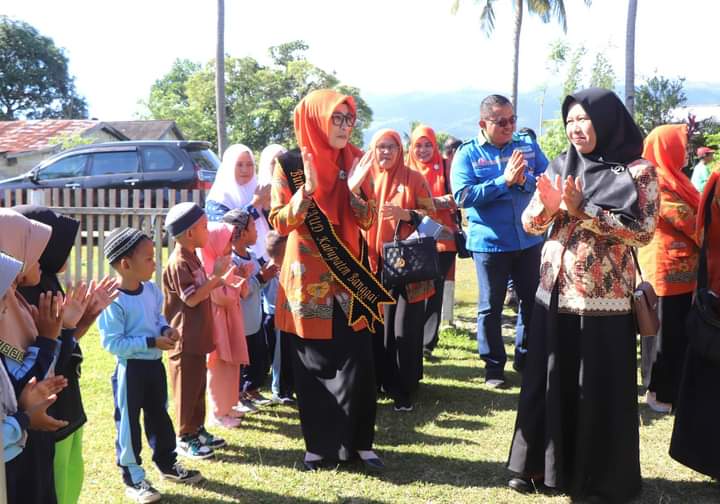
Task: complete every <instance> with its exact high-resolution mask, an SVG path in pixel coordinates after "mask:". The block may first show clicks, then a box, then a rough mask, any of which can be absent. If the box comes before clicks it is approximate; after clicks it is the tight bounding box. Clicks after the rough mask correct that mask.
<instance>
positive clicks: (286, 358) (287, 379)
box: [263, 313, 295, 397]
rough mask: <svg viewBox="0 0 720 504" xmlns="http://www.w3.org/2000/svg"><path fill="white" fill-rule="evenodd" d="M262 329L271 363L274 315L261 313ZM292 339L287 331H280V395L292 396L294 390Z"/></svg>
mask: <svg viewBox="0 0 720 504" xmlns="http://www.w3.org/2000/svg"><path fill="white" fill-rule="evenodd" d="M263 331H265V342H266V344H267V348H268V359H269V360H268V362H270V363H271V364H272V362H273V357H274V356H275V346H276V345H277V339H276V337H275V315H269V314H267V313H266V314H264V315H263ZM291 344H292V340H291V339H290V337H289V336H288V334H287V333H283V332H281V333H280V397H292V395H293V393H294V392H295V384H294V382H293V371H292V353H291V352H292V348H291V346H290V345H291Z"/></svg>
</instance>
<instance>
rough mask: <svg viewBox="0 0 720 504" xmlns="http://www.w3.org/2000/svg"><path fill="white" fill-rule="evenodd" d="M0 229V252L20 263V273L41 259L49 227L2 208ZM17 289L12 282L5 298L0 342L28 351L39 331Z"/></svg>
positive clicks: (0, 210)
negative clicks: (0, 230) (21, 267)
mask: <svg viewBox="0 0 720 504" xmlns="http://www.w3.org/2000/svg"><path fill="white" fill-rule="evenodd" d="M0 229H2V233H0V250H2V251H3V252H5V253H6V254H9V255H11V256H13V257H15V258H16V259H18V260H20V261H22V262H23V269H22V273H24V272H25V271H26V269H27V268H28V267H29V266H32V265H33V264H34V263H37V262H38V261H39V260H40V256H41V255H42V253H43V250H45V246H46V245H47V243H48V241H50V235H51V234H52V228H51V227H50V226H48V225H46V224H42V223H40V222H37V221H34V220H30V219H28V218H27V217H25V216H23V215H20V214H19V213H17V212H15V211H14V210H9V209H5V208H2V209H0ZM22 273H21V274H22ZM16 289H17V283H13V285H12V286H11V287H10V288H9V289H8V291H7V294H6V295H5V312H4V314H3V315H2V317H0V339H1V340H2V341H5V342H6V343H9V344H11V345H12V346H14V347H16V348H20V349H22V350H27V348H28V347H29V346H30V345H32V344H33V343H34V342H35V338H37V336H38V328H37V326H36V325H35V321H34V320H33V318H32V315H31V313H30V305H28V303H27V301H25V299H24V298H23V297H22V296H21V295H20V293H18V292H17V291H16ZM42 336H45V337H49V336H57V335H55V334H52V335H51V334H43V335H42Z"/></svg>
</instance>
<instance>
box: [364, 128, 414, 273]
mask: <svg viewBox="0 0 720 504" xmlns="http://www.w3.org/2000/svg"><path fill="white" fill-rule="evenodd" d="M383 138H392V140H393V141H394V142H395V143H396V144H397V146H398V149H399V152H398V157H397V161H395V165H393V166H392V167H390V168H389V169H387V170H384V169H382V168H381V167H380V165H379V164H378V162H377V159H376V157H375V146H376V145H377V144H378V142H380V140H382V139H383ZM368 151H369V152H370V153H371V156H372V168H370V176H371V177H372V180H373V185H374V189H375V193H374V197H375V201H377V204H378V206H382V205H384V204H385V203H386V201H387V199H388V197H389V196H392V195H393V194H394V193H395V191H397V190H398V186H399V185H400V184H403V181H404V183H405V185H407V176H403V175H405V174H406V171H407V170H408V168H407V167H406V166H405V163H404V162H403V157H404V156H403V147H402V139H401V138H400V135H399V134H398V132H397V131H394V130H391V129H382V130H380V131H378V132H377V133H375V135H373V137H372V140H371V141H370V146H369V147H368ZM394 232H395V223H394V222H392V221H389V220H381V218H380V216H379V215H378V218H377V219H376V220H375V222H373V225H372V226H371V227H370V229H368V230H367V232H366V233H365V237H366V238H367V242H368V249H369V257H370V263H371V266H372V269H373V271H376V272H377V266H378V257H380V255H381V254H382V249H383V243H385V242H387V241H390V240H391V239H392V235H393V233H394Z"/></svg>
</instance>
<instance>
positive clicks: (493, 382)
mask: <svg viewBox="0 0 720 504" xmlns="http://www.w3.org/2000/svg"><path fill="white" fill-rule="evenodd" d="M485 385H487V386H488V387H490V388H500V387H502V386H503V385H505V380H503V379H502V378H490V379H489V380H485Z"/></svg>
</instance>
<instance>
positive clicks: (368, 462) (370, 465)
mask: <svg viewBox="0 0 720 504" xmlns="http://www.w3.org/2000/svg"><path fill="white" fill-rule="evenodd" d="M362 463H363V464H364V465H365V468H366V469H367V470H368V471H371V472H382V471H384V470H385V464H383V461H382V460H380V459H379V458H377V457H375V458H369V459H362Z"/></svg>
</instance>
